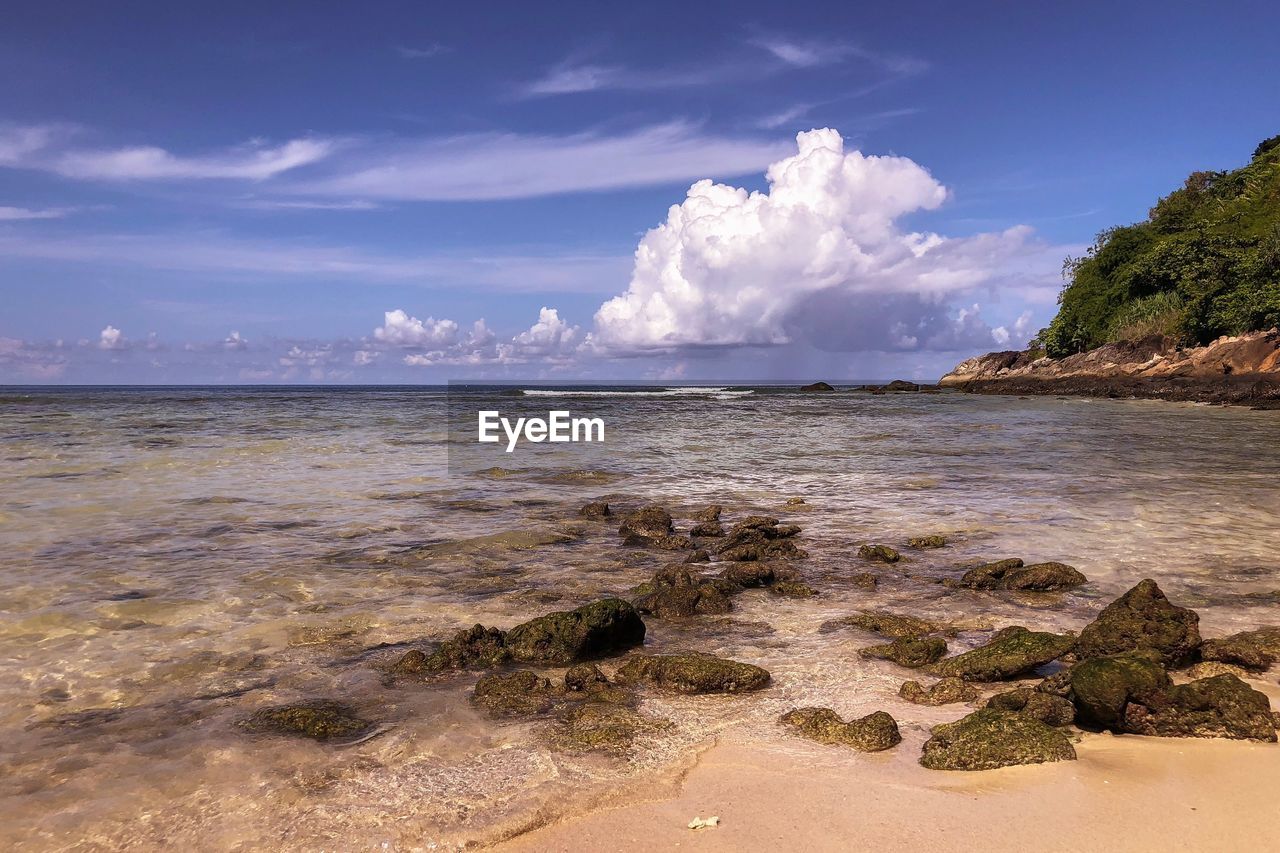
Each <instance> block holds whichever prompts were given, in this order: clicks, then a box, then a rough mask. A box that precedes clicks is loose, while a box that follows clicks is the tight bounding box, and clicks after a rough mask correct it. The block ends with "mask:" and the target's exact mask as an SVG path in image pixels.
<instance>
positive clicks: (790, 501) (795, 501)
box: [786, 498, 807, 506]
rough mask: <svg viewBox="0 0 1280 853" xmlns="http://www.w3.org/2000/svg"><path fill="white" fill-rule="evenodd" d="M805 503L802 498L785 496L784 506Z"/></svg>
mask: <svg viewBox="0 0 1280 853" xmlns="http://www.w3.org/2000/svg"><path fill="white" fill-rule="evenodd" d="M806 503H807V501H806V500H805V499H804V498H787V503H786V506H804V505H805V504H806Z"/></svg>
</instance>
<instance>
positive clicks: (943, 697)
mask: <svg viewBox="0 0 1280 853" xmlns="http://www.w3.org/2000/svg"><path fill="white" fill-rule="evenodd" d="M898 695H899V696H900V697H902V698H903V699H906V700H907V701H908V702H911V703H913V704H915V705H950V704H952V703H953V702H972V701H974V700H975V699H977V698H978V690H977V688H975V687H974V686H973V685H971V684H969V683H968V682H967V681H964V680H962V679H959V678H954V677H952V678H943V679H941V680H939V681H936V682H934V684H933V686H931V687H930V688H929V689H928V690H925V689H924V688H923V687H921V686H920V682H918V681H907V682H904V683H903V685H902V687H900V688H899V689H898Z"/></svg>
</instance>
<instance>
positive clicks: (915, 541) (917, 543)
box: [907, 534, 947, 551]
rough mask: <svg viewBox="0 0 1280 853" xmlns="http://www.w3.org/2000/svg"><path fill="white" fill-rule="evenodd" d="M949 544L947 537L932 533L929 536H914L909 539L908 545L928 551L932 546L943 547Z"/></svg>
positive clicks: (918, 549)
mask: <svg viewBox="0 0 1280 853" xmlns="http://www.w3.org/2000/svg"><path fill="white" fill-rule="evenodd" d="M946 544H947V537H945V536H939V535H937V534H932V535H929V536H912V537H910V538H909V539H907V546H908V547H910V548H915V549H916V550H917V551H927V550H929V549H932V548H941V547H943V546H945V545H946Z"/></svg>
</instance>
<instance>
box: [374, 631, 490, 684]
mask: <svg viewBox="0 0 1280 853" xmlns="http://www.w3.org/2000/svg"><path fill="white" fill-rule="evenodd" d="M506 645H507V644H506V634H505V633H504V632H503V631H501V630H499V629H498V628H486V627H485V626H483V625H473V626H472V627H470V628H467V629H466V630H463V631H459V632H458V633H457V634H454V635H453V637H452V638H450V639H448V640H446V641H445V642H444V643H442V644H441V645H440V647H439V648H438V649H436V650H435V651H434V652H432V653H431V654H427V653H425V652H422V651H419V650H418V649H413V650H411V651H408V652H406V653H405V654H404V656H403V657H401V658H400V659H399V660H398V661H396V662H395V663H394V664H393V665H392V667H391V673H392V674H393V675H430V674H433V673H437V672H444V671H446V670H452V669H472V668H486V667H494V666H498V665H499V664H501V663H503V662H505V661H506V660H508V659H509V658H510V657H511V655H510V653H509V652H508V651H507V647H506Z"/></svg>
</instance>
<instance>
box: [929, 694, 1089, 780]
mask: <svg viewBox="0 0 1280 853" xmlns="http://www.w3.org/2000/svg"><path fill="white" fill-rule="evenodd" d="M1075 757H1076V751H1075V747H1073V746H1072V745H1071V741H1070V739H1069V738H1067V736H1066V735H1064V734H1063V733H1062V732H1061V731H1059V730H1058V729H1055V728H1053V727H1052V726H1048V725H1045V724H1044V723H1042V722H1040V721H1039V720H1037V719H1035V718H1033V717H1029V716H1027V715H1026V714H1021V713H1018V712H1017V711H1004V710H1000V709H998V708H982V709H980V710H977V711H974V712H973V713H972V714H970V715H969V716H967V717H964V718H963V719H960V720H957V721H956V722H954V723H944V724H942V725H940V726H935V727H934V729H933V733H932V735H931V737H930V738H929V739H928V740H927V741H925V744H924V750H923V752H922V753H921V755H920V763H921V764H922V765H923V766H925V767H927V768H929V769H930V770H993V769H995V768H997V767H1009V766H1011V765H1015V764H1043V763H1045V762H1050V761H1074V760H1075Z"/></svg>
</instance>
